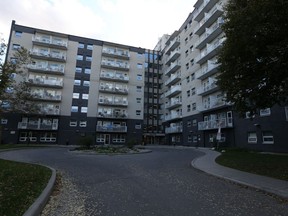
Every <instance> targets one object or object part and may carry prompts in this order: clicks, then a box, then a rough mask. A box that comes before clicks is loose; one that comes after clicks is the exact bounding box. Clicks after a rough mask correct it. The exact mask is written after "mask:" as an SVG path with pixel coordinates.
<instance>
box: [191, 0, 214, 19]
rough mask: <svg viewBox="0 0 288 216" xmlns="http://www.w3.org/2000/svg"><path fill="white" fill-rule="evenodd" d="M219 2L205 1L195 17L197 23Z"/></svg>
mask: <svg viewBox="0 0 288 216" xmlns="http://www.w3.org/2000/svg"><path fill="white" fill-rule="evenodd" d="M216 3H217V1H213V0H212V1H211V0H204V1H203V3H202V4H201V6H200V7H198V11H197V13H196V14H195V16H194V19H195V21H197V22H199V21H200V20H201V19H203V17H204V15H205V12H208V11H209V10H210V9H211V8H212V7H213V6H214V5H215V4H216Z"/></svg>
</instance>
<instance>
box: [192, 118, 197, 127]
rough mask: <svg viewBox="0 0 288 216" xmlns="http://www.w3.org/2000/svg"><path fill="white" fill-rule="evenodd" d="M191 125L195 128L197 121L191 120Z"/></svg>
mask: <svg viewBox="0 0 288 216" xmlns="http://www.w3.org/2000/svg"><path fill="white" fill-rule="evenodd" d="M192 125H193V126H194V127H195V126H197V119H193V121H192Z"/></svg>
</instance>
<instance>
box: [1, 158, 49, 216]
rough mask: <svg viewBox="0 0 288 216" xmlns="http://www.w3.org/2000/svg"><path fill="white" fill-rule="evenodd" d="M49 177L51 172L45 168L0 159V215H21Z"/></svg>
mask: <svg viewBox="0 0 288 216" xmlns="http://www.w3.org/2000/svg"><path fill="white" fill-rule="evenodd" d="M50 176H51V170H50V169H48V168H46V167H42V166H40V165H31V164H24V163H18V162H13V161H6V160H1V159H0V215H1V216H18V215H19V216H20V215H23V214H24V213H25V211H26V210H27V209H28V208H29V207H30V206H31V204H33V202H34V201H35V200H36V199H37V198H38V196H39V195H40V194H41V192H42V191H43V189H44V188H45V187H46V185H47V183H48V181H49V179H50Z"/></svg>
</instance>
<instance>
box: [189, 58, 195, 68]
mask: <svg viewBox="0 0 288 216" xmlns="http://www.w3.org/2000/svg"><path fill="white" fill-rule="evenodd" d="M193 65H194V59H191V60H190V66H191V67H192V66H193Z"/></svg>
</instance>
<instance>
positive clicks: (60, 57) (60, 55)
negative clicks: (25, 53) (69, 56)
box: [30, 49, 66, 62]
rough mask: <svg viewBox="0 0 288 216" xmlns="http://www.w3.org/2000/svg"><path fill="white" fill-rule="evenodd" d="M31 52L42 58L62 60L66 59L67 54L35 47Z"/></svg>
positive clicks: (33, 55) (35, 56) (34, 55)
mask: <svg viewBox="0 0 288 216" xmlns="http://www.w3.org/2000/svg"><path fill="white" fill-rule="evenodd" d="M30 54H31V55H32V57H34V58H41V59H45V60H47V59H48V60H49V59H51V60H54V61H60V62H65V61H66V55H65V54H63V53H53V52H45V51H40V50H37V49H33V50H30Z"/></svg>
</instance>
